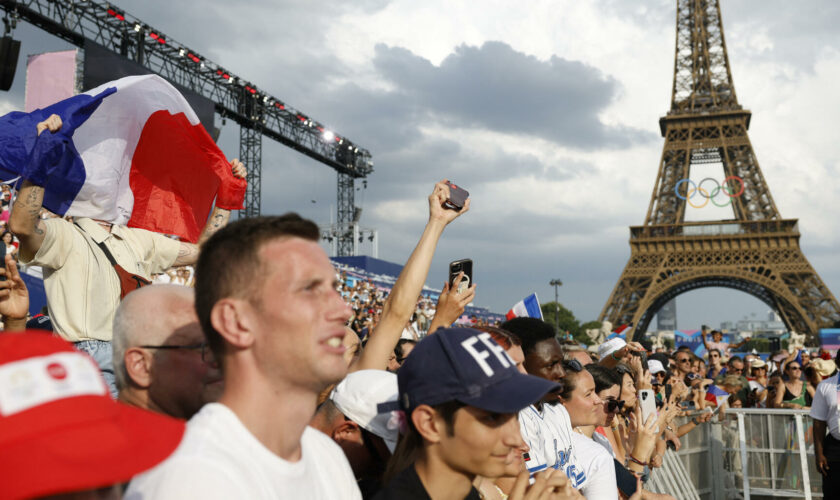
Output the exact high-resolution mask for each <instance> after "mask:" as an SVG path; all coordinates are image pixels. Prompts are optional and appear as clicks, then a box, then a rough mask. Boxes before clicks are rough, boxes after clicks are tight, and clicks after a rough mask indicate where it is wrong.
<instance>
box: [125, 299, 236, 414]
mask: <svg viewBox="0 0 840 500" xmlns="http://www.w3.org/2000/svg"><path fill="white" fill-rule="evenodd" d="M203 342H205V339H204V335H203V334H202V332H201V327H200V326H199V324H198V317H197V316H196V312H195V298H194V293H193V290H192V288H188V287H185V286H181V285H153V286H147V287H143V288H141V289H139V290H136V291H134V292H131V293H130V294H128V295H127V296H126V297H125V299H124V300H123V301H122V302H121V303H120V306H119V307H118V308H117V312H116V315H115V316H114V329H113V350H114V374H115V376H116V379H117V388H118V389H119V390H120V399H123V400H124V401H126V402H129V403H133V404H136V405H137V406H141V407H145V408H147V409H151V410H156V411H159V412H161V413H166V414H169V415H172V416H176V417H179V418H189V417H190V416H192V414H193V413H194V412H196V411H198V409H199V408H201V406H202V405H203V404H204V403H205V402H207V401H210V400H215V399H217V398H218V396H219V394H220V393H221V374H220V373H219V370H218V367H217V366H216V365H215V363H212V360H211V359H210V358H208V357H207V356H209V350H206V349H205V350H202V349H201V348H200V347H199V346H200V345H201V344H202V343H203ZM141 346H147V347H141ZM202 351H204V352H205V353H206V354H207V356H205V359H202ZM205 361H211V362H210V363H208V362H205ZM210 385H212V386H213V387H212V388H210V387H209V386H210Z"/></svg>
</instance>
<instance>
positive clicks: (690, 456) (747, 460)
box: [651, 408, 822, 500]
mask: <svg viewBox="0 0 840 500" xmlns="http://www.w3.org/2000/svg"><path fill="white" fill-rule="evenodd" d="M695 415H696V413H695ZM690 418H691V415H689V416H688V417H685V418H684V419H683V420H682V421H681V422H680V421H678V424H682V423H685V422H687V421H688V420H689V419H690ZM812 424H813V422H812V420H811V418H810V417H809V416H808V411H807V410H788V409H772V410H768V409H764V408H730V409H727V410H726V411H725V416H724V417H723V419H722V421H721V422H718V419H717V417H715V418H714V419H713V421H712V422H710V423H707V424H703V425H700V426H699V427H697V428H695V429H694V430H692V431H691V432H689V433H688V434H686V435H684V436H683V437H682V438H681V442H682V446H681V448H680V450H679V451H678V452H676V453H674V452H668V453H666V456H665V463H664V464H663V468H662V471H661V472H660V471H654V474H653V475H652V476H651V477H652V480H654V481H655V482H654V483H653V484H652V486H653V485H656V486H657V487H655V491H661V492H663V493H669V494H671V495H674V496H676V497H677V498H700V499H702V500H724V499H727V500H728V499H744V500H756V499H764V498H805V499H812V498H822V477H821V476H820V474H819V473H818V472H817V470H816V465H815V461H814V446H813V432H812ZM669 456H670V457H671V458H674V457H678V459H679V461H680V462H681V465H682V467H677V466H674V464H671V465H668V460H669ZM657 474H660V475H662V474H664V475H667V479H666V478H658V477H657ZM683 475H684V477H685V478H686V479H687V480H688V481H690V482H691V483H692V484H693V489H694V491H695V492H696V495H697V496H694V492H692V491H686V489H685V488H683V487H680V485H679V484H680V477H682V476H683ZM666 481H667V482H668V483H674V484H668V483H666ZM660 483H661V486H662V487H661V488H660V487H658V486H659V485H660ZM674 487H677V488H680V489H678V490H677V491H678V494H676V495H675V494H674V491H675V490H672V489H671V488H674Z"/></svg>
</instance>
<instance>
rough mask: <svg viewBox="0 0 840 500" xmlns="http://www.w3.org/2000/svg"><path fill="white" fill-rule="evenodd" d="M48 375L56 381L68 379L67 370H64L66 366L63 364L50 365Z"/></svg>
mask: <svg viewBox="0 0 840 500" xmlns="http://www.w3.org/2000/svg"><path fill="white" fill-rule="evenodd" d="M47 373H48V374H49V376H50V377H52V378H54V379H56V380H63V379H65V378H67V370H66V369H65V368H64V366H62V365H61V363H55V362H53V363H50V364H48V365H47Z"/></svg>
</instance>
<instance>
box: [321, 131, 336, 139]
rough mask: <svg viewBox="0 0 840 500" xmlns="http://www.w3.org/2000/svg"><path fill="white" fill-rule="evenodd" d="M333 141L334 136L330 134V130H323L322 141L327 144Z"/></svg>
mask: <svg viewBox="0 0 840 500" xmlns="http://www.w3.org/2000/svg"><path fill="white" fill-rule="evenodd" d="M333 139H335V134H334V133H332V131H330V130H324V140H325V141H327V142H332V141H333Z"/></svg>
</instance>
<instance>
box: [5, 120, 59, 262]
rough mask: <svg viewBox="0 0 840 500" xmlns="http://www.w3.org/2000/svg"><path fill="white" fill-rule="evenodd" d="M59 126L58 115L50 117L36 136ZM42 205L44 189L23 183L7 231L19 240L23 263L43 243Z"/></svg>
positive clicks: (54, 129)
mask: <svg viewBox="0 0 840 500" xmlns="http://www.w3.org/2000/svg"><path fill="white" fill-rule="evenodd" d="M61 125H62V123H61V118H60V117H59V116H58V115H50V117H49V118H47V119H46V120H44V121H42V122H41V123H39V124H38V125H37V131H38V135H40V134H41V132H43V131H45V130H49V132H50V133H55V132H57V131H58V130H60V129H61ZM43 203H44V188H43V187H41V186H37V185H35V184H32V183H31V182H29V181H23V186H22V187H21V188H20V192H19V193H18V196H17V198H16V199H15V202H14V204H13V205H12V214H11V217H9V229H10V230H11V231H12V232H13V233H14V234H15V236H17V238H18V240H20V257H21V258H22V259H23V260H24V261H30V260H32V258H33V257H35V254H36V253H38V249H39V248H41V244H42V243H43V242H44V234H45V231H46V226H45V225H44V224H43V223H42V222H41V206H42V205H43Z"/></svg>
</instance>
